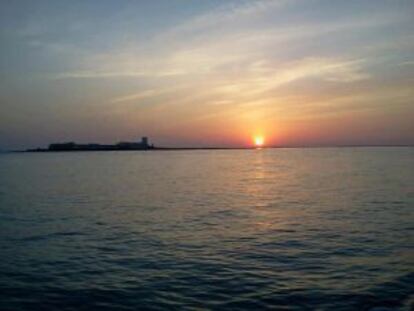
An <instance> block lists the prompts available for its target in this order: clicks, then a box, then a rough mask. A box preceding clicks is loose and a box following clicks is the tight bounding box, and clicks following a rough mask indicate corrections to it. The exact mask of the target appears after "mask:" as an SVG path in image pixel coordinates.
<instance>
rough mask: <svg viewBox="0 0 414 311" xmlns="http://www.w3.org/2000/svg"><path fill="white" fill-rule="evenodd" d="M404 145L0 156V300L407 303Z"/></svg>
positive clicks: (92, 305)
mask: <svg viewBox="0 0 414 311" xmlns="http://www.w3.org/2000/svg"><path fill="white" fill-rule="evenodd" d="M413 233H414V148H337V149H335V148H325V149H274V150H265V149H263V150H244V151H243V150H239V151H176V152H160V151H152V152H101V153H99V152H95V153H94V152H89V153H87V152H85V153H43V154H42V153H32V154H29V153H27V154H2V155H0V250H1V259H0V310H266V309H274V310H410V309H411V310H412V309H413V301H414V300H413V299H414V268H413V267H414V252H413V249H414V234H413Z"/></svg>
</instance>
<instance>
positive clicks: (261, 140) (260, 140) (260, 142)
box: [253, 136, 265, 147]
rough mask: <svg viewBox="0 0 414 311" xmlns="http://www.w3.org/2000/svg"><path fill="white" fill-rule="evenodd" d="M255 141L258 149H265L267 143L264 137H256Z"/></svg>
mask: <svg viewBox="0 0 414 311" xmlns="http://www.w3.org/2000/svg"><path fill="white" fill-rule="evenodd" d="M253 140H254V145H255V146H256V147H263V145H264V141H265V140H264V137H263V136H255V137H254V139H253Z"/></svg>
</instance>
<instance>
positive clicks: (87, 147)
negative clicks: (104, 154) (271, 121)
mask: <svg viewBox="0 0 414 311" xmlns="http://www.w3.org/2000/svg"><path fill="white" fill-rule="evenodd" d="M211 149H214V150H221V149H254V147H159V146H157V147H156V146H154V144H152V143H151V144H150V143H149V139H148V137H146V136H144V137H142V138H141V141H137V142H118V143H116V144H112V145H107V144H97V143H88V144H78V143H75V142H73V141H71V142H61V143H52V144H49V146H48V148H35V149H26V150H24V151H23V152H60V151H127V150H135V151H138V150H211ZM20 152H21V151H20Z"/></svg>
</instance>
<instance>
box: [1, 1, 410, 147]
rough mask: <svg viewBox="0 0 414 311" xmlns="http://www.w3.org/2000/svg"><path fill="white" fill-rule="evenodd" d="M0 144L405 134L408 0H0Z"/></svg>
mask: <svg viewBox="0 0 414 311" xmlns="http://www.w3.org/2000/svg"><path fill="white" fill-rule="evenodd" d="M0 47H1V48H0V80H1V84H0V148H1V149H14V148H26V147H27V148H29V147H37V146H43V147H44V146H47V144H49V143H50V142H59V141H76V142H85V143H86V142H98V143H112V142H117V141H120V140H124V141H125V140H126V141H133V140H138V139H140V137H141V136H144V135H146V136H149V137H150V139H152V141H153V142H154V143H155V144H156V145H162V146H228V147H230V146H248V145H250V144H252V137H254V136H257V135H261V136H264V137H265V142H266V145H286V146H294V145H306V146H314V145H347V144H414V1H412V0H407V1H398V0H395V1H380V0H372V1H362V0H356V1H343V0H338V1H332V0H326V1H317V0H278V1H242V0H239V1H221V0H220V1H219V0H214V1H204V0H203V1H201V0H200V1H198V0H192V1H190V0H187V1H184V0H164V1H115V0H114V1H102V0H99V1H52V0H51V1H41V0H40V1H32V0H29V1H20V0H16V1H1V2H0Z"/></svg>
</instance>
